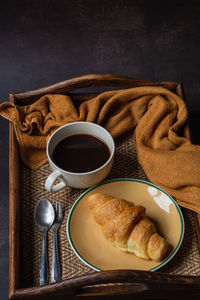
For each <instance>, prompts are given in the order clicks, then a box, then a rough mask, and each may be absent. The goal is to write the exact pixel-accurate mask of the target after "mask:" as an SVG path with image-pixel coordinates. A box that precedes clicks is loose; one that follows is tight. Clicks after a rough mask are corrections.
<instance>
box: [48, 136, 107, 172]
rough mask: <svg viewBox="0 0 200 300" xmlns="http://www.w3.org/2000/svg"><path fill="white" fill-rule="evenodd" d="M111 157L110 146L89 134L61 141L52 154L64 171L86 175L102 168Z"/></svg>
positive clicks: (55, 161) (54, 160)
mask: <svg viewBox="0 0 200 300" xmlns="http://www.w3.org/2000/svg"><path fill="white" fill-rule="evenodd" d="M109 157H110V150H109V148H108V146H107V145H106V144H105V143H104V142H103V141H102V140H100V139H98V138H96V137H94V136H92V135H89V134H76V135H72V136H69V137H67V138H64V139H63V140H62V141H60V142H59V143H58V144H57V145H56V147H55V149H54V151H53V154H52V160H53V162H54V163H55V164H56V165H57V166H58V167H60V168H61V169H63V170H66V171H69V172H74V173H84V172H89V171H92V170H95V169H98V168H99V167H101V166H102V165H103V164H104V163H105V162H106V161H107V160H108V159H109Z"/></svg>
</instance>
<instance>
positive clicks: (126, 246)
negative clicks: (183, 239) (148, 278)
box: [88, 193, 168, 261]
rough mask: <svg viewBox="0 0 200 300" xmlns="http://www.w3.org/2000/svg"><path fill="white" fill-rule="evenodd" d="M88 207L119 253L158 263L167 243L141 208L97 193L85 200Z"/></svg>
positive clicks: (165, 250) (164, 252)
mask: <svg viewBox="0 0 200 300" xmlns="http://www.w3.org/2000/svg"><path fill="white" fill-rule="evenodd" d="M88 206H89V208H90V209H91V211H92V214H93V217H94V219H95V221H96V222H97V223H98V224H99V225H101V228H102V232H103V234H104V236H105V237H106V238H107V239H108V240H110V241H111V242H112V243H113V244H114V245H115V246H116V247H118V248H119V249H120V250H122V251H126V252H130V253H134V254H135V255H136V256H138V257H141V258H144V259H152V260H155V261H161V260H162V259H163V257H164V256H165V254H166V252H167V249H168V244H167V242H166V240H165V239H164V238H163V237H161V236H160V235H159V234H158V233H157V231H156V227H155V225H154V224H153V222H151V221H150V220H149V219H148V218H147V217H146V216H145V213H146V209H145V208H144V207H143V206H135V205H134V204H133V203H132V202H129V201H127V200H124V199H116V198H114V197H112V196H110V195H107V194H103V193H97V194H92V195H90V196H89V197H88Z"/></svg>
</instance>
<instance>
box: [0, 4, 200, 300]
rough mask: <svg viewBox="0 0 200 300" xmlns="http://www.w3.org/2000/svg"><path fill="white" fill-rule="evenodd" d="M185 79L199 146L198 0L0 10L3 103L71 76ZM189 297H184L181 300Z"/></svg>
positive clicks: (2, 165)
mask: <svg viewBox="0 0 200 300" xmlns="http://www.w3.org/2000/svg"><path fill="white" fill-rule="evenodd" d="M88 73H112V74H115V75H124V76H130V77H134V78H137V79H145V80H155V81H182V82H183V84H184V89H185V96H186V101H187V105H188V109H189V113H190V118H191V121H192V124H191V125H192V132H193V135H194V141H195V143H199V142H200V134H199V130H198V129H199V123H200V121H199V119H198V117H199V115H200V81H199V79H200V1H178V0H174V1H165V2H163V1H157V0H153V1H142V0H138V1H134V0H132V1H131V0H130V1H128V0H77V1H76V0H74V1H68V0H65V1H64V0H43V1H41V0H32V1H31V0H18V1H15V0H13V1H4V3H3V4H2V3H1V5H0V102H3V101H7V100H8V96H9V93H10V92H18V91H26V90H32V89H35V88H39V87H41V86H45V85H49V84H52V83H54V82H58V81H61V80H64V79H67V78H70V77H73V76H79V75H83V74H88ZM0 172H1V175H0V196H1V197H0V299H2V300H4V299H8V264H9V258H8V243H9V241H8V218H9V216H8V195H9V189H8V172H9V166H8V121H6V120H4V119H2V118H1V119H0ZM186 298H187V297H186Z"/></svg>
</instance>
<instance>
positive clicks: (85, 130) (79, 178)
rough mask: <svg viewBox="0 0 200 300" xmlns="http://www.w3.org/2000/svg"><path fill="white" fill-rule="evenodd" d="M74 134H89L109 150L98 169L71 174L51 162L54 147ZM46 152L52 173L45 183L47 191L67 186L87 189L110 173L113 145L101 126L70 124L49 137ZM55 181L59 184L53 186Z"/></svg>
mask: <svg viewBox="0 0 200 300" xmlns="http://www.w3.org/2000/svg"><path fill="white" fill-rule="evenodd" d="M76 134H89V135H91V136H94V137H96V138H99V139H100V140H102V141H103V142H104V143H105V144H106V145H107V146H108V148H109V150H110V156H109V159H108V160H107V161H106V162H105V163H104V164H103V165H102V166H101V167H99V168H98V169H96V170H92V171H89V172H85V173H73V172H69V171H66V170H63V169H61V168H60V167H58V166H57V165H56V164H55V163H54V162H53V160H52V154H53V151H54V149H55V147H56V145H57V144H58V143H59V142H60V141H61V140H63V139H64V138H67V137H69V136H72V135H76ZM46 152H47V157H48V161H49V165H50V167H51V169H52V171H53V172H52V173H51V174H50V175H49V176H48V178H47V180H46V182H45V189H46V190H47V191H49V192H57V191H59V190H61V189H63V188H64V187H67V186H69V187H74V188H88V187H91V186H93V185H96V184H98V183H100V182H101V181H102V180H103V179H104V178H105V177H106V176H107V175H108V173H109V172H110V170H111V167H112V164H113V160H114V153H115V143H114V140H113V138H112V136H111V135H110V133H109V132H108V131H107V130H106V129H104V128H103V127H102V126H99V125H97V124H95V123H91V122H72V123H69V124H66V125H64V126H62V127H60V128H58V129H57V130H56V131H55V132H54V133H53V134H52V135H51V136H50V138H49V140H48V142H47V147H46ZM57 179H59V180H60V182H59V183H57V184H55V181H56V180H57Z"/></svg>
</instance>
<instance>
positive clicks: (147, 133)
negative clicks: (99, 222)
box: [0, 86, 200, 212]
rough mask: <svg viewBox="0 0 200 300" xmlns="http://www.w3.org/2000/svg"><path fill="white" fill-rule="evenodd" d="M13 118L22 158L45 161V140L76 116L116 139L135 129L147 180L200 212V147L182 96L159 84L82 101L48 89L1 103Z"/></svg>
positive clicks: (35, 162)
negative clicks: (26, 100)
mask: <svg viewBox="0 0 200 300" xmlns="http://www.w3.org/2000/svg"><path fill="white" fill-rule="evenodd" d="M0 115H2V116H3V117H5V118H7V119H8V120H10V121H11V122H13V124H14V127H15V132H16V136H17V139H18V142H19V147H20V153H21V157H22V160H23V161H24V163H25V164H26V165H27V166H29V167H30V168H35V167H39V166H41V165H42V164H44V163H45V162H46V161H47V157H46V151H45V148H46V143H47V140H48V138H49V137H50V135H51V134H52V133H53V131H54V130H56V129H57V128H59V127H60V126H62V125H64V124H67V123H70V122H74V121H88V122H95V123H97V124H99V125H101V126H103V127H105V128H106V129H107V130H108V131H109V132H110V133H111V134H112V136H113V137H114V138H115V137H117V136H120V135H122V134H124V133H125V132H128V131H130V130H132V129H135V132H134V138H135V146H136V150H137V155H138V160H139V162H140V164H141V166H142V167H143V169H144V172H145V173H146V175H147V177H148V178H149V180H150V181H151V182H152V183H154V184H156V185H158V186H160V187H161V188H163V189H164V190H166V191H167V192H168V193H169V194H170V195H172V196H173V197H174V198H175V199H176V200H177V202H178V203H179V204H180V205H182V206H184V207H187V208H190V209H193V210H195V211H197V212H200V168H199V165H200V146H198V145H194V144H192V143H191V141H190V138H189V135H188V127H187V121H188V113H187V108H186V105H185V103H184V101H183V100H182V99H181V98H180V97H179V96H177V95H176V94H175V93H173V92H171V91H169V90H167V89H165V88H161V87H151V86H143V87H136V88H130V89H125V90H115V91H109V92H103V93H101V94H99V95H98V96H96V97H94V98H93V99H90V100H86V101H83V102H82V103H81V104H79V105H78V106H77V105H75V103H73V101H72V99H71V98H70V97H69V96H66V95H60V94H59V95H58V94H48V95H45V96H43V97H41V98H40V99H39V100H37V101H36V102H35V103H33V104H31V105H29V106H17V105H15V104H13V103H10V102H5V103H3V104H1V105H0Z"/></svg>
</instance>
